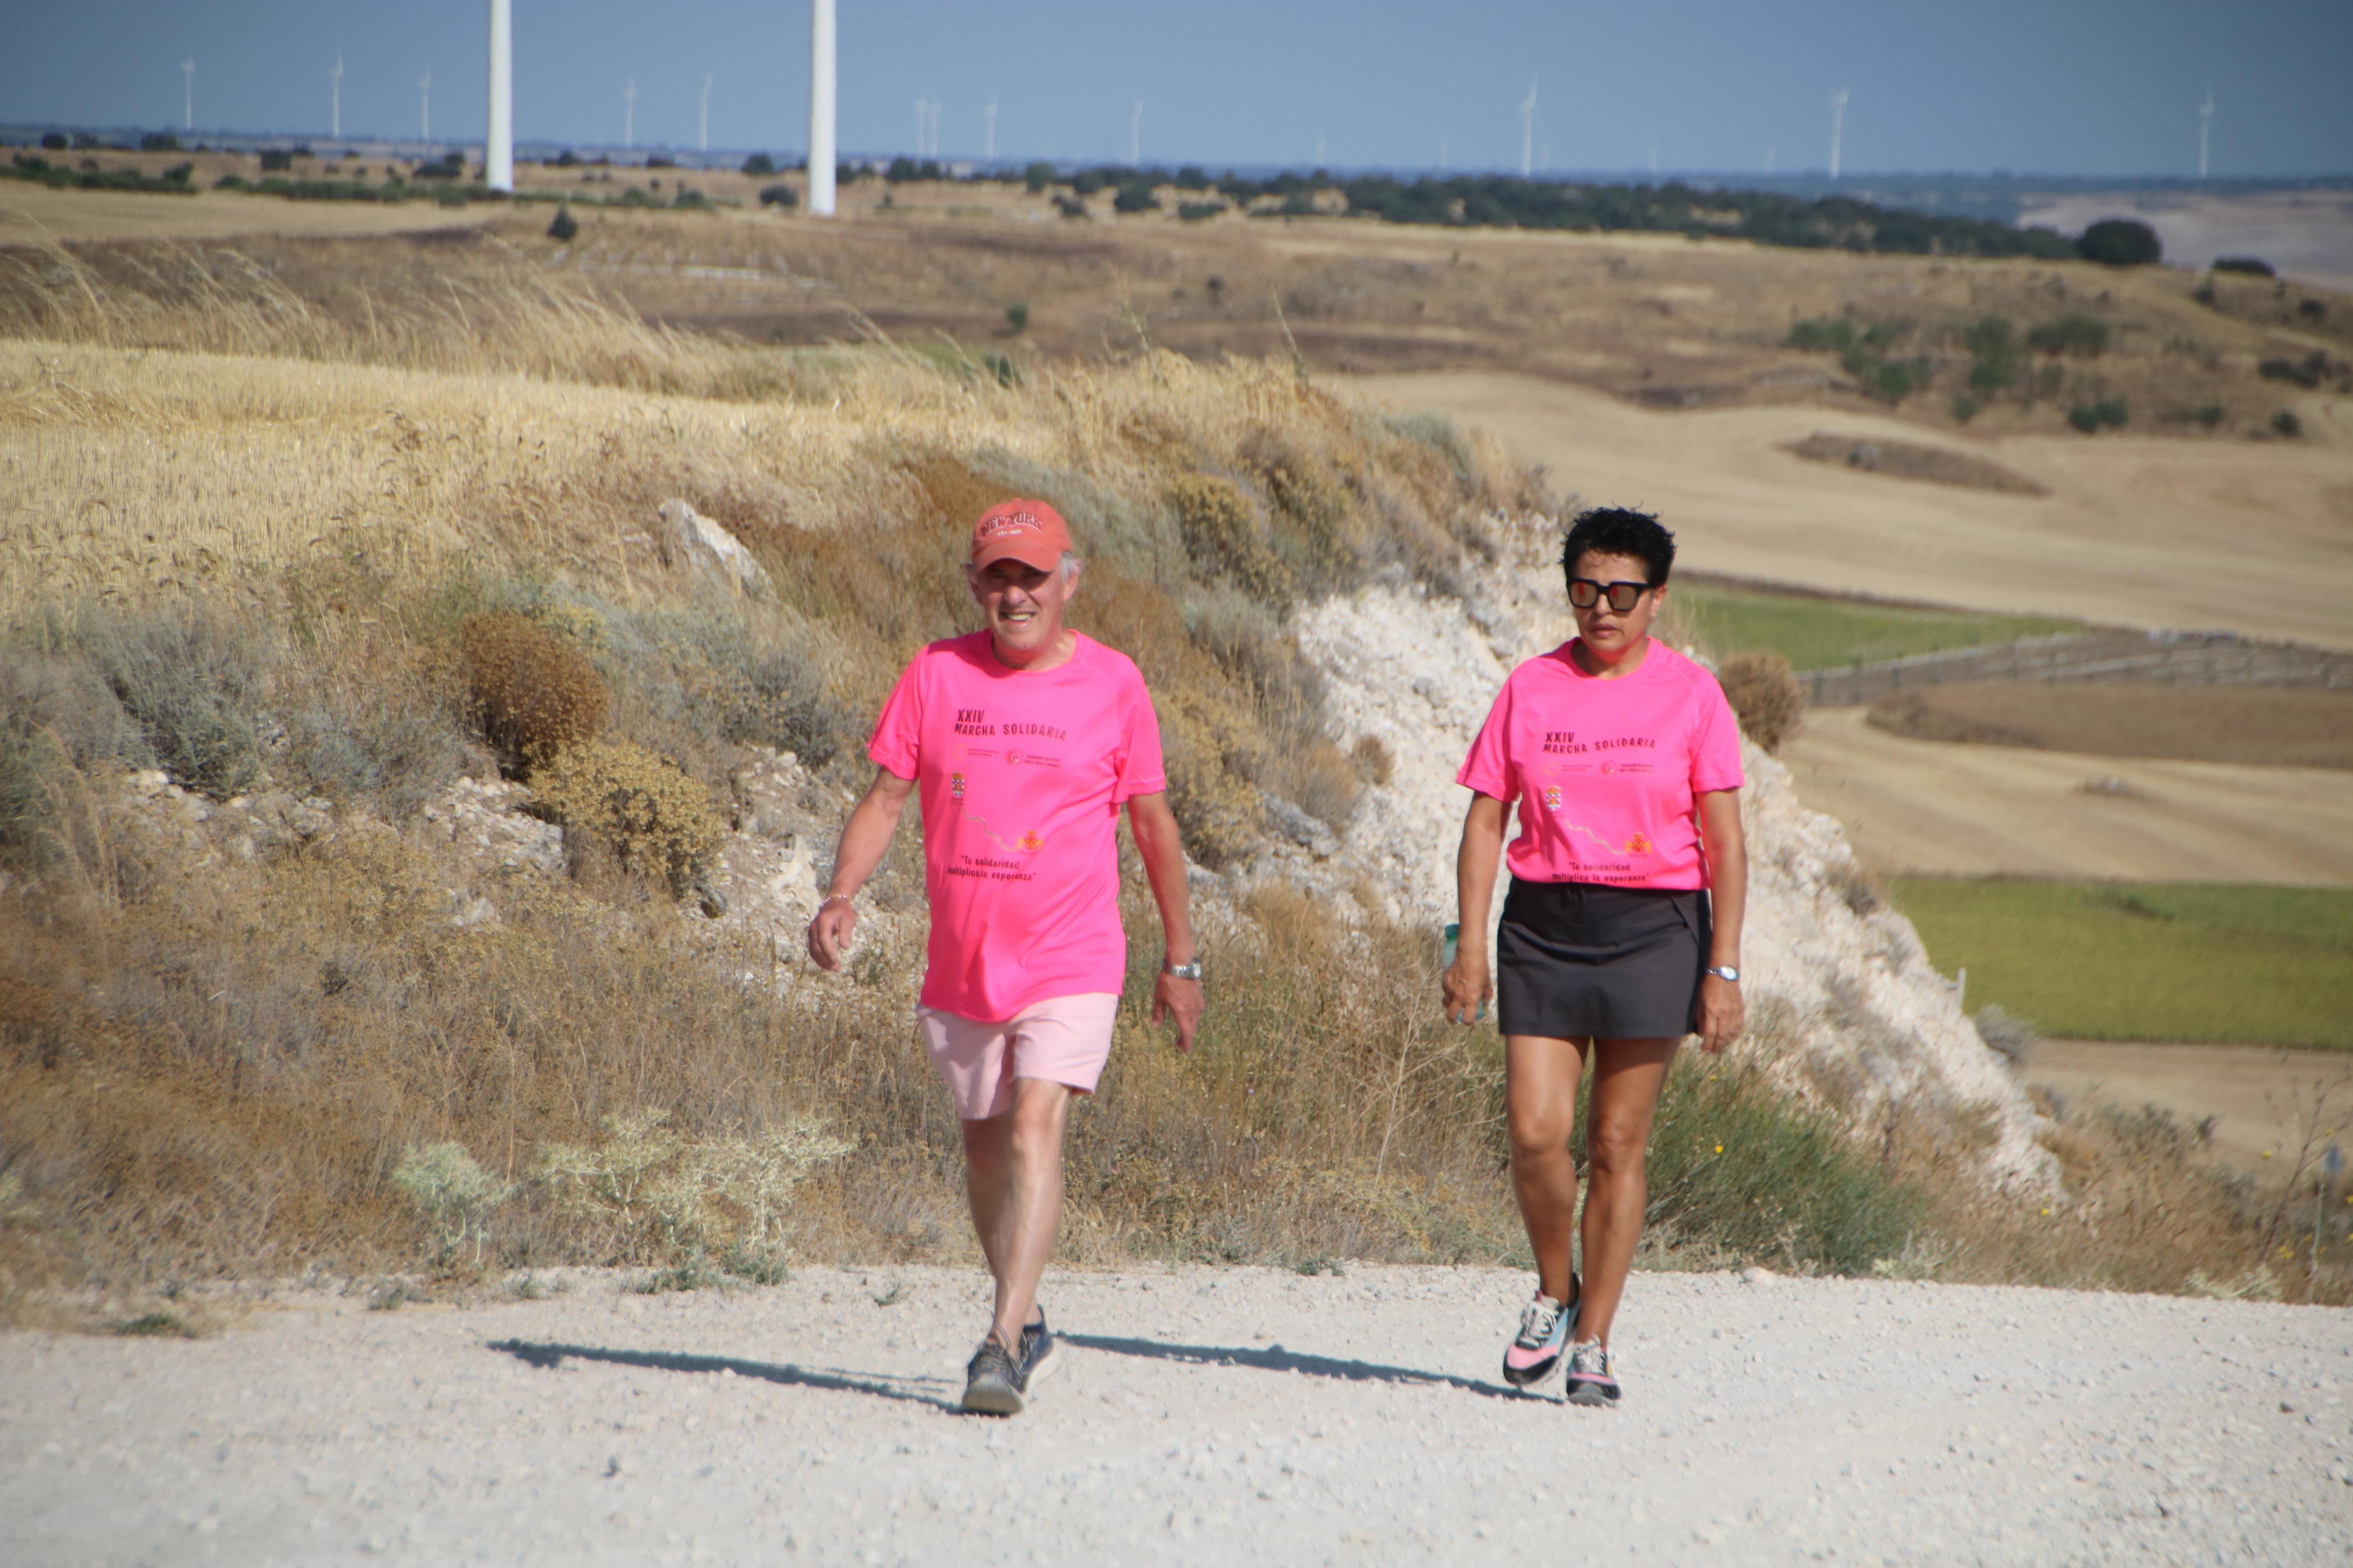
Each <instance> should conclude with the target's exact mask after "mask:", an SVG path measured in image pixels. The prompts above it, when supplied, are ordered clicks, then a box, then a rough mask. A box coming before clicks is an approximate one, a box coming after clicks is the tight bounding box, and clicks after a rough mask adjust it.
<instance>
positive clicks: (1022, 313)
mask: <svg viewBox="0 0 2353 1568" xmlns="http://www.w3.org/2000/svg"><path fill="white" fill-rule="evenodd" d="M1005 324H1006V325H1007V326H1008V327H1010V328H1012V329H1013V331H1016V332H1026V331H1029V300H1014V301H1013V303H1011V304H1010V305H1008V306H1006V307H1005Z"/></svg>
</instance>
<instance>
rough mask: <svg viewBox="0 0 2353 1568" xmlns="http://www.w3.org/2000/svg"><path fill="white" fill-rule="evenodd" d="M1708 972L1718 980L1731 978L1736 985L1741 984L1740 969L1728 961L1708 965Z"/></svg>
mask: <svg viewBox="0 0 2353 1568" xmlns="http://www.w3.org/2000/svg"><path fill="white" fill-rule="evenodd" d="M1707 972H1708V973H1710V974H1713V975H1715V977H1716V978H1717V979H1718V980H1729V981H1731V982H1732V983H1733V984H1735V985H1737V984H1740V971H1738V970H1737V969H1735V968H1734V967H1733V966H1732V965H1730V964H1728V963H1711V964H1709V965H1708V966H1707Z"/></svg>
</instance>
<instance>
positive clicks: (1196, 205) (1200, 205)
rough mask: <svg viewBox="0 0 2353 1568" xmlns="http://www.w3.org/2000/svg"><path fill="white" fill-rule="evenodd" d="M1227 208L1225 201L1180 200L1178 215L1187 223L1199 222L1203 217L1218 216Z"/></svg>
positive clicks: (1177, 206) (1177, 209)
mask: <svg viewBox="0 0 2353 1568" xmlns="http://www.w3.org/2000/svg"><path fill="white" fill-rule="evenodd" d="M1225 210H1226V204H1225V203H1223V202H1178V203H1177V204H1176V216H1177V217H1179V218H1180V219H1182V220H1183V221H1185V222H1186V223H1198V222H1200V221H1201V220H1202V219H1203V218H1210V217H1215V216H1218V215H1219V213H1221V212H1223V211H1225Z"/></svg>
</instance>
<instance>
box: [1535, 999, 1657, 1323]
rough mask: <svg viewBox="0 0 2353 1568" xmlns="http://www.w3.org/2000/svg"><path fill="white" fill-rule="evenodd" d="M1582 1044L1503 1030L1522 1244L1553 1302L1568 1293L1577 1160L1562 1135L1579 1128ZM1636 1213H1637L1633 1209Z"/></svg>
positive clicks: (1567, 1134)
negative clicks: (1525, 1232)
mask: <svg viewBox="0 0 2353 1568" xmlns="http://www.w3.org/2000/svg"><path fill="white" fill-rule="evenodd" d="M1585 1047H1586V1042H1584V1041H1582V1040H1555V1039H1547V1038H1546V1037H1543V1036H1541V1035H1506V1036H1505V1037H1504V1119H1505V1121H1506V1122H1507V1123H1508V1125H1509V1128H1510V1131H1511V1139H1512V1191H1513V1193H1514V1194H1515V1195H1516V1196H1517V1197H1518V1198H1519V1200H1520V1222H1521V1223H1522V1224H1523V1225H1525V1226H1527V1229H1528V1247H1529V1248H1530V1249H1531V1250H1532V1251H1534V1252H1535V1255H1536V1286H1537V1289H1541V1290H1542V1291H1543V1292H1544V1293H1545V1294H1546V1295H1547V1296H1549V1297H1551V1298H1552V1299H1553V1300H1556V1301H1566V1300H1568V1281H1569V1269H1570V1259H1569V1253H1570V1250H1571V1248H1570V1245H1569V1243H1570V1237H1572V1236H1573V1235H1574V1234H1575V1233H1576V1229H1577V1162H1576V1160H1575V1159H1573V1158H1572V1157H1571V1156H1570V1154H1569V1152H1568V1140H1569V1134H1570V1133H1571V1132H1573V1131H1576V1128H1577V1075H1578V1073H1579V1072H1580V1070H1581V1069H1582V1068H1583V1066H1584V1062H1583V1052H1584V1050H1585ZM1635 1217H1636V1218H1637V1219H1640V1217H1641V1213H1640V1211H1639V1210H1637V1211H1636V1216H1635ZM1588 1267H1590V1266H1589V1265H1588ZM1587 1288H1588V1289H1591V1287H1590V1285H1589V1284H1588V1287H1587Z"/></svg>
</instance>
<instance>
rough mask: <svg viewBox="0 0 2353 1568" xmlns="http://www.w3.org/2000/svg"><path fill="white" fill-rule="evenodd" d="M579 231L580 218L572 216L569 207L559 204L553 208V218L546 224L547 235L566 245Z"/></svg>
mask: <svg viewBox="0 0 2353 1568" xmlns="http://www.w3.org/2000/svg"><path fill="white" fill-rule="evenodd" d="M579 232H580V220H579V219H578V218H575V217H574V216H572V209H571V207H569V206H567V205H558V206H557V207H556V209H555V220H554V222H553V223H550V224H549V225H548V226H547V237H548V238H550V239H553V240H556V241H559V242H561V243H563V244H566V245H568V244H570V243H571V242H572V239H573V237H575V236H576V235H577V234H579Z"/></svg>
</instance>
